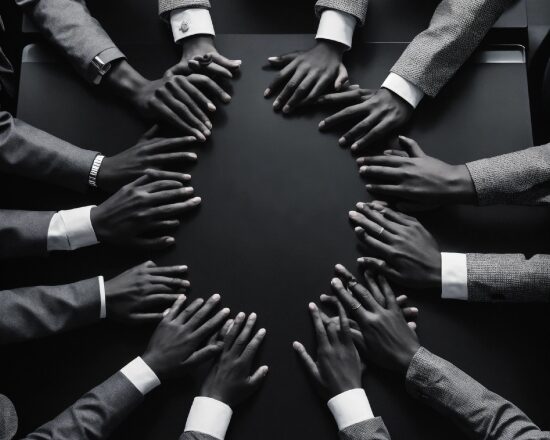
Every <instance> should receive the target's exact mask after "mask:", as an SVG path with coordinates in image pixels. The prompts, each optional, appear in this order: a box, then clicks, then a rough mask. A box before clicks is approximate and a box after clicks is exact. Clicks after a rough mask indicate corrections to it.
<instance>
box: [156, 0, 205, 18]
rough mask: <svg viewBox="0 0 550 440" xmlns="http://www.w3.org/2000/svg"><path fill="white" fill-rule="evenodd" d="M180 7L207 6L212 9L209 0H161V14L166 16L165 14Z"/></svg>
mask: <svg viewBox="0 0 550 440" xmlns="http://www.w3.org/2000/svg"><path fill="white" fill-rule="evenodd" d="M179 8H206V9H210V1H209V0H159V14H160V15H161V16H163V17H164V18H166V15H165V14H168V13H170V12H171V11H173V10H174V9H179Z"/></svg>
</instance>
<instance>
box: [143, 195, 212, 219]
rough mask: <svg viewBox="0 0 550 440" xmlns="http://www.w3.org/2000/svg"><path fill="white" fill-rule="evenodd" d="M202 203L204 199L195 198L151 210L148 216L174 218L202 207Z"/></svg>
mask: <svg viewBox="0 0 550 440" xmlns="http://www.w3.org/2000/svg"><path fill="white" fill-rule="evenodd" d="M201 201H202V199H201V198H200V197H193V198H192V199H189V200H187V201H185V202H181V203H173V204H169V205H161V206H157V207H155V208H151V209H150V210H149V211H148V214H149V215H150V216H151V217H161V218H166V217H172V216H176V215H179V214H181V213H183V212H185V211H188V210H190V209H193V208H195V207H197V206H198V205H200V203H201Z"/></svg>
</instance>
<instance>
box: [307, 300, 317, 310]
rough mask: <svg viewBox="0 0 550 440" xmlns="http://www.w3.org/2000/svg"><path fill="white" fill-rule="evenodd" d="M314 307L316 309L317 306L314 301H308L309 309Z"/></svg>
mask: <svg viewBox="0 0 550 440" xmlns="http://www.w3.org/2000/svg"><path fill="white" fill-rule="evenodd" d="M315 309H317V306H316V305H315V303H312V302H310V303H309V310H315Z"/></svg>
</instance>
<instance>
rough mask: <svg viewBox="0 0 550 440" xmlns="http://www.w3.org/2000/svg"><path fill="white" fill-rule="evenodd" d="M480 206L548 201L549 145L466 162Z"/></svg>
mask: <svg viewBox="0 0 550 440" xmlns="http://www.w3.org/2000/svg"><path fill="white" fill-rule="evenodd" d="M466 166H467V167H468V170H469V171H470V175H471V176H472V181H473V182H474V186H475V189H476V194H477V200H478V203H479V204H480V205H495V204H510V205H548V204H550V144H546V145H541V146H539V147H532V148H527V149H525V150H520V151H514V152H513V153H508V154H502V155H500V156H495V157H491V158H488V159H481V160H476V161H474V162H469V163H467V164H466Z"/></svg>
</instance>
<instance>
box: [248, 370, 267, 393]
mask: <svg viewBox="0 0 550 440" xmlns="http://www.w3.org/2000/svg"><path fill="white" fill-rule="evenodd" d="M268 372H269V367H268V366H267V365H262V366H261V367H260V368H258V369H257V370H256V372H255V373H254V374H253V375H252V376H250V378H249V379H248V383H249V384H250V385H252V387H254V388H257V387H259V386H260V385H261V384H262V382H263V381H264V379H265V377H266V376H267V373H268Z"/></svg>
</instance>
